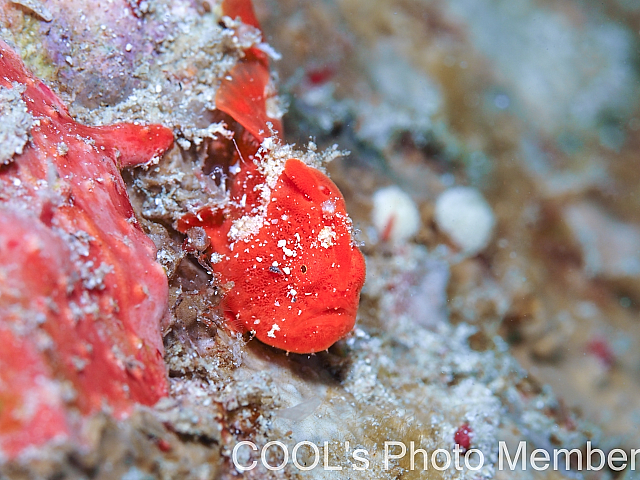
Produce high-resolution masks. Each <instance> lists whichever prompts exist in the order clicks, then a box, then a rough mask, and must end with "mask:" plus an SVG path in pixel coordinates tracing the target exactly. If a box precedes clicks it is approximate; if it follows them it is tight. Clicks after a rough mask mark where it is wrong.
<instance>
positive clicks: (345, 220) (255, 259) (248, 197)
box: [181, 154, 365, 353]
mask: <svg viewBox="0 0 640 480" xmlns="http://www.w3.org/2000/svg"><path fill="white" fill-rule="evenodd" d="M198 217H199V218H198V219H196V218H191V219H189V220H188V221H183V223H182V225H181V229H182V230H183V231H184V230H186V229H188V228H189V227H193V226H200V227H203V228H204V229H205V231H206V232H207V234H208V235H209V237H210V240H211V251H212V252H213V253H212V255H211V264H212V269H213V271H214V272H215V273H216V274H217V275H218V276H219V279H220V280H221V284H222V285H225V284H226V285H227V286H230V288H229V291H228V293H227V294H226V296H225V297H224V299H223V301H222V302H223V311H224V314H225V317H226V318H227V320H228V321H229V323H230V324H231V325H232V326H235V327H236V328H238V329H239V330H241V331H245V332H246V331H249V332H252V333H253V334H254V335H255V337H256V338H258V339H259V340H260V341H262V342H263V343H266V344H268V345H271V346H273V347H277V348H280V349H283V350H286V351H288V352H295V353H313V352H318V351H321V350H326V349H327V348H329V347H330V346H331V345H333V344H334V343H335V342H336V341H337V340H340V339H341V338H343V337H344V336H345V335H346V334H347V333H349V332H350V331H351V330H352V329H353V326H354V324H355V320H356V312H357V309H358V302H359V299H360V290H361V289H362V285H363V283H364V279H365V262H364V257H363V256H362V253H361V252H360V250H359V249H358V247H357V246H356V245H355V244H354V242H353V238H352V224H351V220H350V218H349V217H348V215H347V212H346V206H345V202H344V198H343V197H342V194H341V193H340V191H339V190H338V187H336V185H335V184H334V183H333V182H332V181H331V180H330V179H329V178H328V177H327V176H326V175H325V174H324V173H322V172H321V171H320V170H318V169H316V168H313V167H311V166H309V165H307V164H305V163H304V162H302V161H301V160H298V159H296V158H289V159H286V160H284V159H279V160H267V159H262V158H260V154H258V155H256V159H255V160H254V162H244V164H243V166H242V168H241V170H240V172H239V173H238V174H237V175H236V177H235V178H234V179H233V182H232V185H231V187H230V202H229V206H227V207H226V209H224V210H223V211H222V210H219V211H215V212H211V211H209V212H208V213H207V214H205V213H203V212H201V213H200V214H199V215H198ZM231 282H232V283H231Z"/></svg>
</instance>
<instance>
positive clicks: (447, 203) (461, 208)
mask: <svg viewBox="0 0 640 480" xmlns="http://www.w3.org/2000/svg"><path fill="white" fill-rule="evenodd" d="M435 221H436V223H437V225H438V227H439V228H440V230H442V231H443V232H445V233H446V234H447V235H448V236H449V238H451V240H453V242H454V243H455V244H456V245H457V246H458V247H460V249H461V250H462V252H463V253H464V254H466V255H474V254H476V253H478V252H479V251H480V250H482V249H483V248H485V247H486V246H487V244H488V243H489V240H491V234H492V232H493V227H494V225H495V222H496V220H495V217H494V215H493V211H492V210H491V207H490V206H489V204H488V203H487V201H486V200H485V199H484V197H483V196H482V194H481V193H480V192H479V191H478V190H476V189H475V188H472V187H453V188H450V189H448V190H445V191H444V192H443V193H442V194H441V195H440V196H439V197H438V200H437V201H436V209H435Z"/></svg>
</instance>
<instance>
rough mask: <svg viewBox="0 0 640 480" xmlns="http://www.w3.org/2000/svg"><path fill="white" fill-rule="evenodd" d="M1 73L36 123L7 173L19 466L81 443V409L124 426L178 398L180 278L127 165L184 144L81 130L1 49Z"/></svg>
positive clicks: (7, 383)
mask: <svg viewBox="0 0 640 480" xmlns="http://www.w3.org/2000/svg"><path fill="white" fill-rule="evenodd" d="M0 72H2V73H0V87H2V89H3V90H4V91H5V93H6V92H8V91H13V93H16V92H18V93H20V95H21V100H20V99H18V100H17V102H18V104H17V105H18V108H20V105H24V108H26V110H27V111H28V113H29V114H30V116H31V126H30V131H29V135H28V141H27V142H26V143H25V145H24V147H23V148H22V153H18V154H16V155H14V156H13V158H11V159H10V160H9V161H8V162H5V163H7V164H5V165H3V166H1V167H0V342H2V345H3V346H2V352H0V457H1V456H3V455H4V456H5V457H9V458H12V457H14V456H15V455H17V454H19V453H20V452H21V451H23V449H24V448H25V447H27V446H29V445H38V444H42V443H44V442H46V441H48V440H51V439H53V438H55V437H67V436H69V431H70V427H69V421H70V420H69V419H70V418H71V417H70V416H69V411H70V409H75V408H77V409H78V410H79V411H80V412H81V413H82V414H90V413H92V412H95V411H98V410H100V409H103V408H107V409H109V410H110V411H112V412H113V413H114V414H115V415H116V416H123V415H126V414H127V412H128V411H130V409H131V407H132V405H133V404H135V403H142V404H146V405H152V404H154V403H155V402H156V401H157V400H158V399H159V398H160V397H162V396H164V395H166V394H167V379H166V373H165V365H164V362H163V358H162V355H163V347H162V339H161V335H160V328H159V322H160V319H161V318H162V316H163V315H164V313H165V311H166V308H167V279H166V276H165V274H164V271H163V270H162V268H161V267H160V265H159V264H157V263H156V261H155V247H154V245H153V243H152V242H151V240H150V239H149V238H148V237H147V236H146V235H145V234H144V233H143V232H142V230H141V229H140V227H139V225H138V223H137V221H136V218H135V215H134V213H133V209H132V207H131V204H130V203H129V199H128V196H127V193H126V189H125V185H124V182H123V180H122V177H121V176H120V172H119V170H118V167H119V166H130V165H135V164H139V163H143V162H147V161H149V160H150V159H151V158H152V157H154V156H157V155H160V154H162V153H163V152H164V151H165V150H166V149H167V148H169V147H170V146H171V144H172V142H173V135H172V132H171V131H170V130H168V129H166V128H164V127H161V126H157V125H150V126H134V125H124V124H123V125H113V126H107V127H88V126H84V125H80V124H78V123H76V122H75V121H74V120H73V119H72V118H71V117H70V116H69V115H68V113H67V109H66V107H65V106H64V105H63V104H62V103H61V101H60V100H59V99H58V98H57V97H56V96H55V94H53V92H51V90H49V88H48V87H47V86H46V85H44V84H43V83H42V82H41V81H39V80H38V79H36V78H35V77H33V76H32V75H31V74H30V73H29V72H28V71H26V69H25V67H24V65H23V63H22V62H21V60H20V59H19V58H18V56H17V55H16V54H15V53H14V52H13V51H12V50H11V49H10V48H9V47H8V46H7V45H6V44H5V43H4V42H1V41H0ZM14 97H15V95H14ZM15 98H17V97H15ZM20 102H24V103H22V104H21V103H20ZM11 107H12V108H14V109H15V108H16V105H15V104H14V105H12V106H11Z"/></svg>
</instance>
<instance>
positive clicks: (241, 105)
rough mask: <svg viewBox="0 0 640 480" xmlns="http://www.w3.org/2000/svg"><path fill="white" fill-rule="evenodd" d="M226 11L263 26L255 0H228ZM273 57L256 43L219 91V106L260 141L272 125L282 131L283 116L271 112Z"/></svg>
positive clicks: (223, 10)
mask: <svg viewBox="0 0 640 480" xmlns="http://www.w3.org/2000/svg"><path fill="white" fill-rule="evenodd" d="M222 12H223V14H224V15H227V16H229V17H231V18H234V19H235V18H240V19H241V20H242V22H243V23H246V24H247V25H251V26H253V27H255V28H260V24H259V23H258V20H257V19H256V15H255V13H254V11H253V5H252V3H251V0H224V1H223V2H222ZM269 78H270V73H269V59H268V57H267V55H266V54H265V53H264V52H263V51H262V50H260V49H258V48H256V47H252V48H250V49H249V50H247V51H246V52H245V57H244V58H243V59H242V60H240V61H239V62H238V63H237V64H236V65H235V66H234V67H233V68H232V69H231V71H230V72H229V73H228V75H226V76H225V78H224V79H223V80H222V82H221V84H220V88H218V91H217V92H216V108H217V109H218V110H221V111H223V112H225V113H227V114H229V115H231V117H233V119H234V120H236V121H237V122H238V123H240V124H241V125H242V126H243V127H244V128H245V129H246V130H247V131H249V133H251V134H252V135H253V136H254V137H255V138H256V139H258V141H259V142H262V140H264V139H265V138H266V137H270V136H271V131H270V129H269V126H268V125H267V124H268V123H270V124H271V125H272V128H273V129H274V130H275V131H276V132H279V133H280V134H282V123H281V121H280V119H277V118H272V117H270V116H269V115H267V104H266V101H267V97H268V92H267V89H268V85H269Z"/></svg>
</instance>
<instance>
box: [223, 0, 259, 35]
mask: <svg viewBox="0 0 640 480" xmlns="http://www.w3.org/2000/svg"><path fill="white" fill-rule="evenodd" d="M222 13H223V14H224V15H226V16H228V17H231V18H233V19H235V18H240V19H241V20H242V22H243V23H246V24H247V25H251V26H252V27H256V28H260V23H259V22H258V19H257V18H256V14H255V12H254V11H253V3H252V2H251V0H223V1H222Z"/></svg>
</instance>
